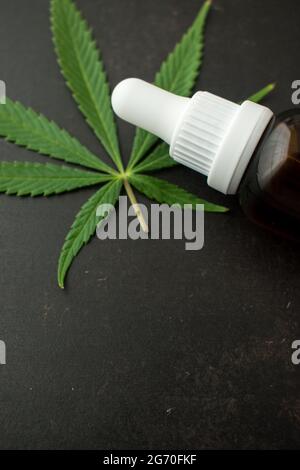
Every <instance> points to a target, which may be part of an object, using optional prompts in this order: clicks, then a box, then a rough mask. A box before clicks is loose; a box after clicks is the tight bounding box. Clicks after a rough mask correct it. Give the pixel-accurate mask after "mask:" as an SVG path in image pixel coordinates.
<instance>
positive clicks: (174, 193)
mask: <svg viewBox="0 0 300 470" xmlns="http://www.w3.org/2000/svg"><path fill="white" fill-rule="evenodd" d="M130 182H131V183H132V184H133V186H134V187H135V188H136V189H138V190H139V191H140V192H141V193H144V194H145V195H146V196H147V197H149V198H150V199H155V200H156V201H158V202H159V203H166V204H169V205H172V204H180V205H181V206H183V204H193V205H196V204H204V209H205V211H207V212H227V211H228V209H227V208H226V207H223V206H218V205H216V204H212V203H210V202H207V201H205V200H204V199H201V198H199V197H198V196H195V195H194V194H191V193H189V192H188V191H186V190H185V189H183V188H180V187H179V186H176V185H175V184H171V183H169V182H168V181H165V180H162V179H160V178H154V177H153V176H146V175H135V174H134V175H132V176H131V177H130Z"/></svg>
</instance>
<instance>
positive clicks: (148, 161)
mask: <svg viewBox="0 0 300 470" xmlns="http://www.w3.org/2000/svg"><path fill="white" fill-rule="evenodd" d="M177 164H178V163H177V162H176V161H175V160H174V159H173V158H171V157H170V155H169V146H168V145H167V144H165V143H164V142H163V143H162V144H160V145H158V146H157V147H155V149H154V150H153V152H151V153H150V155H148V156H147V157H146V158H145V159H144V160H142V161H141V162H140V163H139V164H138V165H137V166H135V167H134V168H133V169H132V171H133V173H145V172H148V171H155V170H162V169H163V168H170V167H172V166H175V165H177Z"/></svg>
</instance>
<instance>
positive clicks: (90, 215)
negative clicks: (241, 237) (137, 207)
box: [58, 180, 122, 288]
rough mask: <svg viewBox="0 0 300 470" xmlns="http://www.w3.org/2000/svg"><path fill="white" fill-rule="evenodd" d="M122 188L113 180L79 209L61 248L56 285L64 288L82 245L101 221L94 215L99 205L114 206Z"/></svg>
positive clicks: (120, 184) (118, 182)
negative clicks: (65, 280) (66, 277)
mask: <svg viewBox="0 0 300 470" xmlns="http://www.w3.org/2000/svg"><path fill="white" fill-rule="evenodd" d="M121 187H122V182H121V181H120V180H114V181H111V182H110V183H107V184H106V185H105V186H103V187H102V188H101V189H100V190H99V191H98V192H96V193H95V194H94V195H93V196H92V197H91V198H90V199H89V200H88V201H87V202H86V203H85V204H84V205H83V206H82V208H81V209H80V211H79V212H78V214H77V216H76V218H75V221H74V223H73V225H72V227H71V230H70V231H69V233H68V235H67V237H66V240H65V243H64V246H63V248H62V251H61V254H60V258H59V264H58V284H59V286H60V287H61V288H63V287H64V279H65V276H66V273H67V271H68V269H69V267H70V265H71V263H72V261H73V259H74V258H75V256H76V255H77V253H78V252H79V251H80V249H81V248H82V246H83V245H85V244H86V243H87V242H88V241H89V239H90V238H91V236H92V235H93V233H94V232H95V230H96V227H97V225H98V223H99V222H100V221H101V220H102V219H103V217H102V218H101V216H97V215H96V211H97V207H98V206H99V205H100V204H112V205H115V203H116V201H117V199H118V197H119V194H120V191H121Z"/></svg>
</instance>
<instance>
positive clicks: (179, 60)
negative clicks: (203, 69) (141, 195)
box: [128, 1, 211, 169]
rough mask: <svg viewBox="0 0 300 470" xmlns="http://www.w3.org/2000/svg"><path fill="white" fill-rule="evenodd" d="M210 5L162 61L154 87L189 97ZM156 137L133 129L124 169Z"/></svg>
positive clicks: (200, 56)
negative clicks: (131, 142)
mask: <svg viewBox="0 0 300 470" xmlns="http://www.w3.org/2000/svg"><path fill="white" fill-rule="evenodd" d="M210 5H211V2H210V1H206V2H205V3H204V5H203V6H202V8H201V10H200V12H199V13H198V16H197V17H196V19H195V21H194V23H193V24H192V26H191V27H190V28H189V30H188V31H187V32H186V33H185V34H184V36H183V37H182V39H181V41H180V42H179V43H178V44H177V45H176V47H175V49H174V50H173V51H172V52H171V53H170V54H169V55H168V57H167V59H166V60H165V61H164V62H163V64H162V65H161V67H160V70H159V72H158V73H157V74H156V76H155V80H154V83H155V85H157V86H159V87H161V88H164V89H165V90H168V91H170V92H172V93H176V94H177V95H181V96H189V95H190V94H191V91H192V89H193V86H194V84H195V80H196V78H197V75H198V72H199V67H200V65H201V61H202V53H203V31H204V27H205V23H206V18H207V14H208V11H209V9H210ZM157 139H158V138H157V137H156V136H154V135H153V134H150V133H149V132H146V131H144V130H143V129H139V128H138V129H137V130H136V134H135V138H134V142H133V148H132V153H131V156H130V160H129V165H128V168H129V169H132V168H133V167H134V165H135V164H136V163H137V162H138V161H139V160H140V159H141V158H143V156H144V155H145V154H146V152H147V151H148V150H149V149H150V148H151V147H152V146H153V145H154V144H155V142H156V141H157Z"/></svg>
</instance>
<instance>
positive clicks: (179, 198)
mask: <svg viewBox="0 0 300 470" xmlns="http://www.w3.org/2000/svg"><path fill="white" fill-rule="evenodd" d="M210 3H211V2H210V1H209V0H208V1H206V2H204V4H203V6H202V8H201V9H200V12H199V14H198V15H197V17H196V19H195V21H194V23H193V24H192V26H191V27H190V28H189V29H188V31H187V32H186V33H185V34H184V35H183V37H182V39H181V40H180V41H179V43H178V44H177V45H176V47H175V48H174V50H173V51H172V52H171V53H170V54H169V55H168V57H167V58H166V60H165V61H164V62H163V64H162V65H161V67H160V70H159V71H158V73H157V74H156V76H155V80H154V83H155V84H156V85H158V86H160V87H162V88H164V89H166V90H169V91H171V92H173V93H177V94H179V95H182V96H189V95H190V94H191V92H192V89H193V87H194V84H195V80H196V78H197V75H198V71H199V67H200V65H201V62H202V55H203V44H204V41H203V34H204V27H205V24H206V19H207V15H208V12H209V9H210ZM51 27H52V33H53V41H54V46H55V51H56V54H57V58H58V62H59V65H60V68H61V71H62V74H63V76H64V78H65V80H66V83H67V85H68V87H69V88H70V90H71V92H72V95H73V97H74V99H75V101H76V103H77V105H78V107H79V109H80V110H81V112H82V114H83V115H84V117H85V119H86V121H87V123H88V124H89V126H90V127H91V128H92V130H93V131H94V133H95V134H96V136H97V137H98V139H99V140H100V142H101V143H102V145H103V147H104V149H105V150H106V152H107V153H108V154H109V156H110V157H111V159H112V161H113V163H114V164H115V166H116V168H113V167H111V166H110V165H107V164H106V163H104V162H103V161H102V160H101V159H100V158H99V157H98V156H96V155H94V154H93V153H91V152H90V151H89V150H88V149H87V148H86V147H84V146H83V145H82V144H80V143H79V142H78V140H77V139H76V138H75V137H72V136H71V135H70V134H69V133H68V132H67V131H66V130H64V129H61V128H60V127H59V126H58V125H57V124H56V123H54V122H53V121H50V120H48V119H47V118H46V117H45V116H43V115H42V114H39V113H36V112H35V111H33V110H32V109H31V108H26V107H25V106H23V105H22V104H21V103H19V102H13V101H11V100H9V99H7V102H6V104H5V105H1V106H0V136H2V137H4V138H6V140H8V141H10V142H13V143H15V144H17V145H20V146H24V147H26V148H27V149H29V150H33V151H36V152H39V153H40V154H42V155H46V156H48V157H50V158H55V159H58V160H63V161H65V162H67V163H71V164H75V165H80V166H83V167H87V168H89V169H91V170H93V171H88V170H80V169H78V168H74V167H66V166H63V165H53V164H49V163H46V164H41V163H31V162H13V163H11V162H0V192H3V193H6V194H15V195H17V196H25V195H30V196H38V195H43V196H49V195H51V194H58V193H63V192H67V191H71V190H73V189H77V188H82V187H85V186H91V185H95V184H97V185H100V184H102V183H105V184H104V185H103V186H102V187H101V188H100V189H98V191H97V192H96V193H95V194H94V195H93V196H92V197H90V199H89V200H88V201H87V202H86V203H85V204H84V205H83V206H82V208H81V209H80V211H79V212H78V214H77V216H76V217H75V221H74V223H73V225H72V226H71V229H70V231H69V233H68V234H67V236H66V239H65V242H64V245H63V247H62V250H61V254H60V258H59V263H58V284H59V286H60V287H62V288H63V287H64V283H65V277H66V274H67V271H68V269H69V267H70V266H71V264H72V262H73V260H74V258H75V256H76V255H77V254H78V252H79V251H80V250H81V248H82V247H83V246H84V245H85V244H86V243H87V242H88V241H89V240H90V238H91V237H92V235H93V234H94V232H95V230H96V228H97V226H98V224H101V222H103V220H104V219H105V217H106V215H105V214H102V215H99V214H98V215H97V208H98V206H99V205H100V204H112V205H115V204H116V202H117V200H118V197H119V194H120V192H121V190H122V186H124V188H125V191H126V193H127V195H128V197H129V199H130V201H131V203H132V204H134V208H135V210H136V215H137V217H138V219H139V221H140V223H141V226H142V228H143V229H144V230H146V223H145V221H144V220H143V216H142V213H141V211H140V209H139V206H138V204H136V202H137V201H136V197H135V195H134V192H133V190H132V187H131V185H132V186H134V187H135V188H136V189H137V190H138V191H140V192H142V193H144V194H145V195H146V196H148V197H149V198H151V199H155V200H156V201H158V202H160V203H167V204H181V205H182V204H192V205H193V206H195V205H196V204H204V207H205V210H206V211H210V212H225V211H226V210H227V209H226V208H224V207H222V206H218V205H215V204H212V203H209V202H207V201H204V200H203V199H201V198H199V197H198V196H196V195H193V194H191V193H189V192H188V191H186V190H184V189H183V188H180V187H179V186H176V185H174V184H171V183H169V182H167V181H165V180H162V179H159V178H155V177H153V176H148V175H146V174H145V173H148V172H154V171H156V170H162V169H165V168H170V167H172V166H174V165H176V164H177V163H176V162H175V161H174V160H173V159H171V158H170V156H169V150H168V146H167V145H166V144H165V143H161V142H159V140H158V139H157V137H155V136H153V135H151V134H149V133H148V132H146V131H143V130H142V129H137V131H136V135H135V138H134V143H133V149H132V153H131V156H130V159H129V164H128V166H127V168H126V169H124V166H123V162H122V159H121V154H120V150H119V142H118V138H117V130H116V125H115V121H114V117H113V113H112V108H111V105H110V91H109V85H108V82H107V78H106V73H105V70H104V66H103V63H102V60H101V54H100V52H99V50H98V49H97V47H96V44H95V41H94V40H93V38H92V33H91V30H90V29H89V27H88V25H87V23H86V21H85V20H84V19H83V17H82V15H81V13H80V12H79V11H78V10H77V8H76V6H75V4H74V2H73V1H72V0H51ZM273 88H274V85H272V84H271V85H268V86H266V87H264V88H263V89H262V90H260V91H259V92H257V93H255V94H254V95H252V96H251V97H250V98H249V99H252V101H259V100H260V99H262V98H263V97H264V96H266V95H267V94H268V93H269V92H270V91H271V90H272V89H273Z"/></svg>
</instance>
